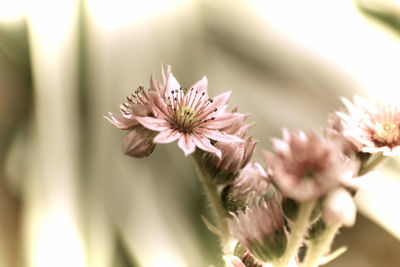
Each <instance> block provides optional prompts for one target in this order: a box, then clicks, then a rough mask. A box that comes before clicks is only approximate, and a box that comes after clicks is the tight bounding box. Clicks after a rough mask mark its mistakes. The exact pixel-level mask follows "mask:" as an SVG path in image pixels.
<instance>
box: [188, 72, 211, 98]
mask: <svg viewBox="0 0 400 267" xmlns="http://www.w3.org/2000/svg"><path fill="white" fill-rule="evenodd" d="M207 85H208V81H207V77H206V76H203V78H202V79H201V80H200V81H198V82H196V83H195V84H194V85H193V86H192V87H191V88H193V91H195V92H196V91H197V92H198V93H199V95H200V94H202V93H203V92H205V97H206V99H207V98H208V96H207Z"/></svg>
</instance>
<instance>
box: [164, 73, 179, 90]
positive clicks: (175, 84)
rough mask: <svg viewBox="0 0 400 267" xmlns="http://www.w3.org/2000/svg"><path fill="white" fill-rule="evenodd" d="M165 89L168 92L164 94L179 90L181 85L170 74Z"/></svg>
mask: <svg viewBox="0 0 400 267" xmlns="http://www.w3.org/2000/svg"><path fill="white" fill-rule="evenodd" d="M167 88H168V91H167V92H166V93H168V92H170V91H171V90H179V88H181V85H180V84H179V82H178V81H177V80H176V78H175V77H174V75H173V74H172V73H170V74H169V77H168V85H167Z"/></svg>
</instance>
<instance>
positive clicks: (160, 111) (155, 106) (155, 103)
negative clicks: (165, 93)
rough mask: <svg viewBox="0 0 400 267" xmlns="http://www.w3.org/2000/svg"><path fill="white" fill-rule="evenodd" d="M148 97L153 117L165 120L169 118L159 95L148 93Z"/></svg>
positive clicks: (153, 92)
mask: <svg viewBox="0 0 400 267" xmlns="http://www.w3.org/2000/svg"><path fill="white" fill-rule="evenodd" d="M149 97H150V102H151V104H152V105H151V107H152V110H153V113H154V115H155V116H156V117H159V118H162V119H167V118H168V117H169V116H168V110H167V106H166V104H165V102H164V100H163V99H162V97H161V96H160V94H159V93H157V92H155V91H152V92H149Z"/></svg>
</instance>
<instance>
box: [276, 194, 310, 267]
mask: <svg viewBox="0 0 400 267" xmlns="http://www.w3.org/2000/svg"><path fill="white" fill-rule="evenodd" d="M315 204H316V201H309V202H305V203H302V204H301V205H300V208H299V213H298V214H297V218H296V220H295V222H294V223H293V228H292V231H291V236H290V239H289V242H288V245H287V247H286V250H285V253H284V254H283V256H282V258H281V260H280V264H277V263H276V264H275V265H274V266H279V267H280V266H282V267H286V266H288V265H289V263H290V261H291V260H292V259H293V258H294V257H295V256H296V255H297V252H298V249H299V247H300V246H301V244H302V242H303V239H304V235H305V234H306V233H307V230H308V227H309V219H310V215H311V212H312V211H313V209H314V207H315Z"/></svg>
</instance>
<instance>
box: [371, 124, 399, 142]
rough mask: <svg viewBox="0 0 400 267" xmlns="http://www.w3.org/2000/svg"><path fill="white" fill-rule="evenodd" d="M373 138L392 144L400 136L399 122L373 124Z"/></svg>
mask: <svg viewBox="0 0 400 267" xmlns="http://www.w3.org/2000/svg"><path fill="white" fill-rule="evenodd" d="M373 137H374V139H375V140H376V141H377V142H379V143H384V144H389V145H390V144H394V143H397V141H398V140H399V137H400V127H399V122H398V121H396V122H393V121H386V122H383V123H377V124H376V126H375V132H374V135H373Z"/></svg>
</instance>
